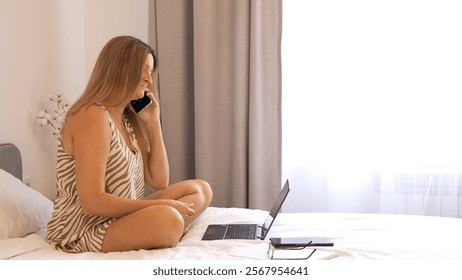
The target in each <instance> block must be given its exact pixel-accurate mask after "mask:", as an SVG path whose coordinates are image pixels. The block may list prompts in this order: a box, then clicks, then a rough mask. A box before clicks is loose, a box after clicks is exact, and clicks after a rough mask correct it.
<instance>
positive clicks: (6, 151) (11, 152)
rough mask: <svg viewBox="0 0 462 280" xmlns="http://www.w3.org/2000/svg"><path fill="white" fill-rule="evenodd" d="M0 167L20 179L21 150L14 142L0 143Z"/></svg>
mask: <svg viewBox="0 0 462 280" xmlns="http://www.w3.org/2000/svg"><path fill="white" fill-rule="evenodd" d="M0 169H3V170H5V171H7V172H8V173H11V174H13V175H14V176H15V177H16V178H19V180H21V181H22V160H21V151H19V149H18V147H16V146H15V145H14V144H11V143H6V144H0Z"/></svg>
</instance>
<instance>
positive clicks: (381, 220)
mask: <svg viewBox="0 0 462 280" xmlns="http://www.w3.org/2000/svg"><path fill="white" fill-rule="evenodd" d="M266 216H267V212H266V211H261V210H251V209H241V208H214V207H211V208H209V209H207V211H206V212H205V213H204V215H203V216H202V217H201V218H200V219H198V220H197V221H196V222H195V223H194V225H193V226H192V227H191V229H190V231H189V232H188V233H187V234H186V235H185V236H184V238H183V239H182V240H181V242H180V243H179V244H178V246H177V247H175V248H169V249H159V250H139V251H129V252H117V253H106V254H105V253H82V254H70V253H64V252H60V251H57V250H55V249H53V248H52V247H51V246H50V245H49V244H48V243H46V242H45V241H44V239H43V236H44V234H45V231H44V230H42V231H39V232H36V233H34V234H31V235H28V236H26V237H23V238H11V239H5V240H1V241H0V259H22V260H24V259H28V260H35V259H42V260H50V259H64V260H65V259H67V260H74V259H85V260H93V259H111V260H112V259H119V260H120V259H122V260H126V259H145V260H149V259H159V260H170V259H175V260H204V259H205V260H222V259H259V258H262V259H265V258H266V250H267V244H268V241H267V240H263V241H262V240H217V241H201V238H202V235H203V233H204V232H205V229H206V227H207V225H208V224H211V223H258V224H262V223H263V221H264V220H265V218H266ZM461 233H462V220H461V219H455V218H441V217H429V216H404V215H385V214H333V213H281V214H279V215H278V217H277V218H276V221H275V223H274V225H273V227H272V229H271V231H270V233H269V237H271V236H274V237H301V236H326V237H329V238H330V239H332V241H334V243H335V245H334V246H333V247H325V248H324V247H318V248H317V249H318V250H317V251H316V252H315V254H314V255H313V259H332V260H351V259H363V260H364V259H378V260H388V259H389V260H401V259H408V260H433V259H437V260H462V238H461ZM269 237H267V239H268V238H269Z"/></svg>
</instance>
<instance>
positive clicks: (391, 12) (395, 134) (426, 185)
mask: <svg viewBox="0 0 462 280" xmlns="http://www.w3.org/2000/svg"><path fill="white" fill-rule="evenodd" d="M461 14H462V6H461V4H459V2H458V1H447V0H442V1H441V0H429V1H410V0H399V1H395V0H391V1H358V0H353V1H297V0H286V1H284V3H283V26H284V28H283V37H282V65H283V68H282V71H283V72H282V73H283V75H282V81H283V82H282V83H283V90H282V92H283V135H284V137H283V176H285V177H288V178H290V179H291V182H292V187H293V193H292V195H291V196H290V197H289V203H287V205H286V207H285V210H286V211H321V212H369V213H398V214H419V215H438V216H449V217H461V216H462V199H461V196H462V124H461V122H462V109H461V100H462V99H461V96H462V82H461V81H462V52H461V50H462V35H461V34H462V17H461V16H460V15H461Z"/></svg>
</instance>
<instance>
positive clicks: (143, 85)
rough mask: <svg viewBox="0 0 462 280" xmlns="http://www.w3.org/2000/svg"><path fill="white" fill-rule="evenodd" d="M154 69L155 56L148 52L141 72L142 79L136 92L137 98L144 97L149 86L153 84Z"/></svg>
mask: <svg viewBox="0 0 462 280" xmlns="http://www.w3.org/2000/svg"><path fill="white" fill-rule="evenodd" d="M153 69H154V57H153V56H152V54H148V55H147V56H146V59H145V60H144V64H143V70H142V73H141V81H140V85H139V86H138V88H137V90H136V92H135V99H138V98H142V97H143V96H144V92H145V91H146V90H148V86H149V85H150V84H152V82H153V80H152V71H153Z"/></svg>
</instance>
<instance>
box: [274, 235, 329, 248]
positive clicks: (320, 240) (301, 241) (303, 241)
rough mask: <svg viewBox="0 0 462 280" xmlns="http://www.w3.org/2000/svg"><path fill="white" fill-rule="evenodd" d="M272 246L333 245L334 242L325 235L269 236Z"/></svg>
mask: <svg viewBox="0 0 462 280" xmlns="http://www.w3.org/2000/svg"><path fill="white" fill-rule="evenodd" d="M270 242H271V245H273V246H274V248H290V247H308V246H334V243H333V242H332V241H331V240H330V239H329V238H326V237H318V236H313V237H300V238H276V237H272V238H270Z"/></svg>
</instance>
